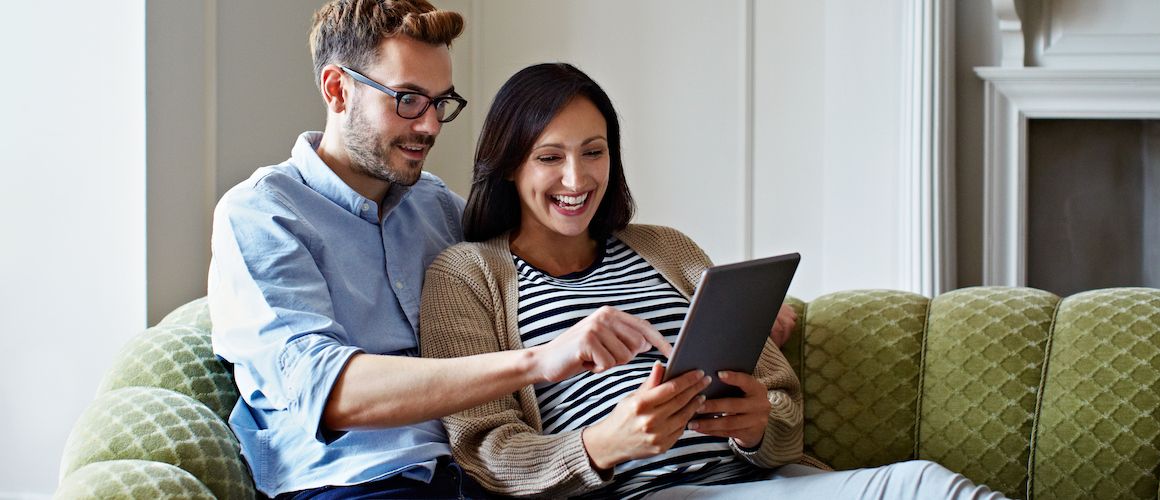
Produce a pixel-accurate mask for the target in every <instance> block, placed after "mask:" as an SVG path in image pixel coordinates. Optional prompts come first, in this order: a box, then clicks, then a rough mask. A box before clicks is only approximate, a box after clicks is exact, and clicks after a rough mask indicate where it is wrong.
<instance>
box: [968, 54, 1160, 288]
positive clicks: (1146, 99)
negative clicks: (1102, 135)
mask: <svg viewBox="0 0 1160 500" xmlns="http://www.w3.org/2000/svg"><path fill="white" fill-rule="evenodd" d="M976 72H977V73H978V75H979V76H980V77H982V78H983V79H984V80H986V90H985V92H986V95H985V106H986V110H985V116H984V123H985V131H984V137H985V144H984V149H985V153H984V160H983V161H984V166H983V176H984V179H983V186H984V187H983V191H984V202H983V207H984V208H983V284H984V285H1006V286H1023V285H1026V283H1027V120H1029V119H1035V118H1086V119H1160V70H1149V71H1127V70H1065V69H1054V68H977V69H976Z"/></svg>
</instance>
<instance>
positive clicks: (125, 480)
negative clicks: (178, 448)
mask: <svg viewBox="0 0 1160 500" xmlns="http://www.w3.org/2000/svg"><path fill="white" fill-rule="evenodd" d="M56 496H57V498H72V499H77V500H106V499H126V500H130V499H141V498H184V499H190V500H213V498H214V495H213V492H212V491H210V490H209V488H207V487H206V486H205V485H204V484H202V483H201V481H198V480H197V478H196V477H193V474H190V473H188V472H186V471H184V470H182V469H180V468H178V467H174V466H172V465H169V464H166V463H162V462H150V461H146V460H108V461H104V462H95V463H91V464H89V465H86V466H84V467H81V468H80V469H77V470H76V471H74V472H73V473H72V474H69V475H68V477H67V478H65V480H64V481H62V482H61V483H60V488H58V489H57V491H56Z"/></svg>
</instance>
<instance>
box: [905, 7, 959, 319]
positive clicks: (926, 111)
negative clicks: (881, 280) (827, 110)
mask: <svg viewBox="0 0 1160 500" xmlns="http://www.w3.org/2000/svg"><path fill="white" fill-rule="evenodd" d="M906 16H907V19H906V23H905V24H904V27H905V28H908V29H909V32H908V33H906V36H904V39H903V51H902V54H903V60H904V65H903V69H904V71H905V75H904V76H903V79H902V81H903V85H904V87H903V96H902V99H901V104H902V134H901V148H902V151H901V152H900V158H901V160H902V161H901V168H902V171H901V175H900V179H901V180H902V186H901V188H900V193H901V195H902V199H901V200H900V210H899V214H900V216H901V218H902V220H901V223H900V227H901V231H900V232H899V236H900V237H901V241H900V242H899V250H900V251H899V257H900V262H899V273H900V276H899V282H900V283H901V284H902V286H904V287H906V288H907V289H909V290H911V291H913V292H916V293H921V294H923V295H926V296H934V295H937V294H939V293H942V292H945V291H947V290H950V289H952V288H954V287H955V285H956V276H955V211H954V206H955V198H954V192H955V191H954V52H953V49H954V5H953V4H952V3H951V2H950V1H949V0H934V1H925V0H912V1H910V2H908V4H907V6H906Z"/></svg>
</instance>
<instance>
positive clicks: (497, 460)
mask: <svg viewBox="0 0 1160 500" xmlns="http://www.w3.org/2000/svg"><path fill="white" fill-rule="evenodd" d="M484 269H485V267H483V266H481V265H479V264H474V263H464V261H463V259H460V261H459V262H457V263H454V264H452V263H450V261H449V260H447V259H443V258H442V257H441V258H440V259H438V260H437V261H436V263H435V264H433V265H432V266H431V268H429V269H428V271H427V277H426V280H425V282H424V286H423V296H422V300H421V304H422V305H421V313H420V322H419V324H420V325H421V326H420V328H421V332H420V346H421V350H422V354H423V356H424V357H438V358H453V357H460V356H470V355H473V354H481V353H487V352H495V351H499V350H501V349H515V348H519V346H511V345H508V344H509V342H508V341H507V340H506V339H508V338H509V332H507V331H506V330H507V326H506V324H507V323H506V321H505V316H504V311H503V310H502V309H503V307H504V302H503V299H502V297H501V294H500V293H499V291H498V290H497V289H496V288H495V287H494V286H490V287H489V280H488V279H487V278H486V277H485V271H484ZM492 285H494V283H492ZM513 313H514V311H513ZM443 424H444V426H445V427H446V428H447V434H448V437H449V438H450V441H451V449H452V454H453V455H454V457H455V460H456V461H457V462H458V463H459V464H460V466H462V467H463V468H464V470H466V471H467V472H468V474H470V475H471V476H472V477H473V478H475V480H476V481H478V482H479V483H480V484H481V485H482V486H483V487H484V488H486V489H488V490H490V491H492V492H495V493H499V494H502V495H506V496H516V497H566V496H571V495H576V494H580V493H583V492H586V491H590V490H593V489H596V488H598V487H601V486H604V485H605V484H607V483H608V482H609V480H610V479H611V477H602V475H601V474H600V473H599V472H597V471H596V470H595V469H594V468H593V467H592V465H591V463H590V462H589V459H588V453H587V451H586V450H585V449H584V445H583V443H582V442H581V439H580V432H581V431H574V432H568V433H562V434H553V435H544V434H542V433H541V432H540V428H539V426H540V417H539V409H538V406H537V403H536V400H535V396H534V392H533V390H532V388H531V386H528V387H525V388H524V389H522V390H520V391H519V392H516V393H513V394H509V395H506V396H504V397H503V398H500V399H499V400H496V401H491V402H488V403H485V404H482V405H480V406H477V407H475V408H471V409H468V410H465V411H462V412H459V413H455V414H453V415H450V416H447V417H445V418H444V419H443Z"/></svg>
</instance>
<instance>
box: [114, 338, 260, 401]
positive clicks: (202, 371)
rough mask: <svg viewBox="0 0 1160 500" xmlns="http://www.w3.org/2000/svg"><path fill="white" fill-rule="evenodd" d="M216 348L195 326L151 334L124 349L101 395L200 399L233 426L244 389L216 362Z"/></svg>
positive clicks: (223, 366)
mask: <svg viewBox="0 0 1160 500" xmlns="http://www.w3.org/2000/svg"><path fill="white" fill-rule="evenodd" d="M207 327H208V325H207ZM210 342H211V341H210V336H209V335H208V334H207V333H206V331H205V330H204V329H198V328H196V327H193V326H184V325H180V324H178V325H165V326H160V327H155V328H150V329H148V330H145V332H143V333H142V334H140V335H137V336H136V337H134V338H132V339H130V340H129V342H128V343H127V344H126V345H125V347H124V348H122V349H121V352H120V354H119V355H118V356H117V358H116V359H115V360H114V361H113V369H112V370H110V371H109V372H108V373H106V374H105V378H104V379H103V380H102V382H101V387H100V389H99V390H98V393H101V392H106V391H110V390H114V389H119V388H122V387H160V388H163V389H169V390H171V391H174V392H178V393H181V394H185V395H186V396H189V397H191V398H193V399H196V400H198V401H200V402H201V403H202V404H204V405H206V406H208V407H209V409H210V410H213V412H214V413H216V414H217V415H218V416H219V417H221V419H222V420H227V419H229V417H230V411H232V410H233V408H234V403H236V402H237V401H238V388H237V386H235V385H234V380H233V378H232V377H231V376H230V372H229V370H228V369H227V368H226V366H225V364H224V363H223V362H222V361H220V360H219V359H217V358H216V357H215V356H214V354H213V346H212V345H211V343H210Z"/></svg>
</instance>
